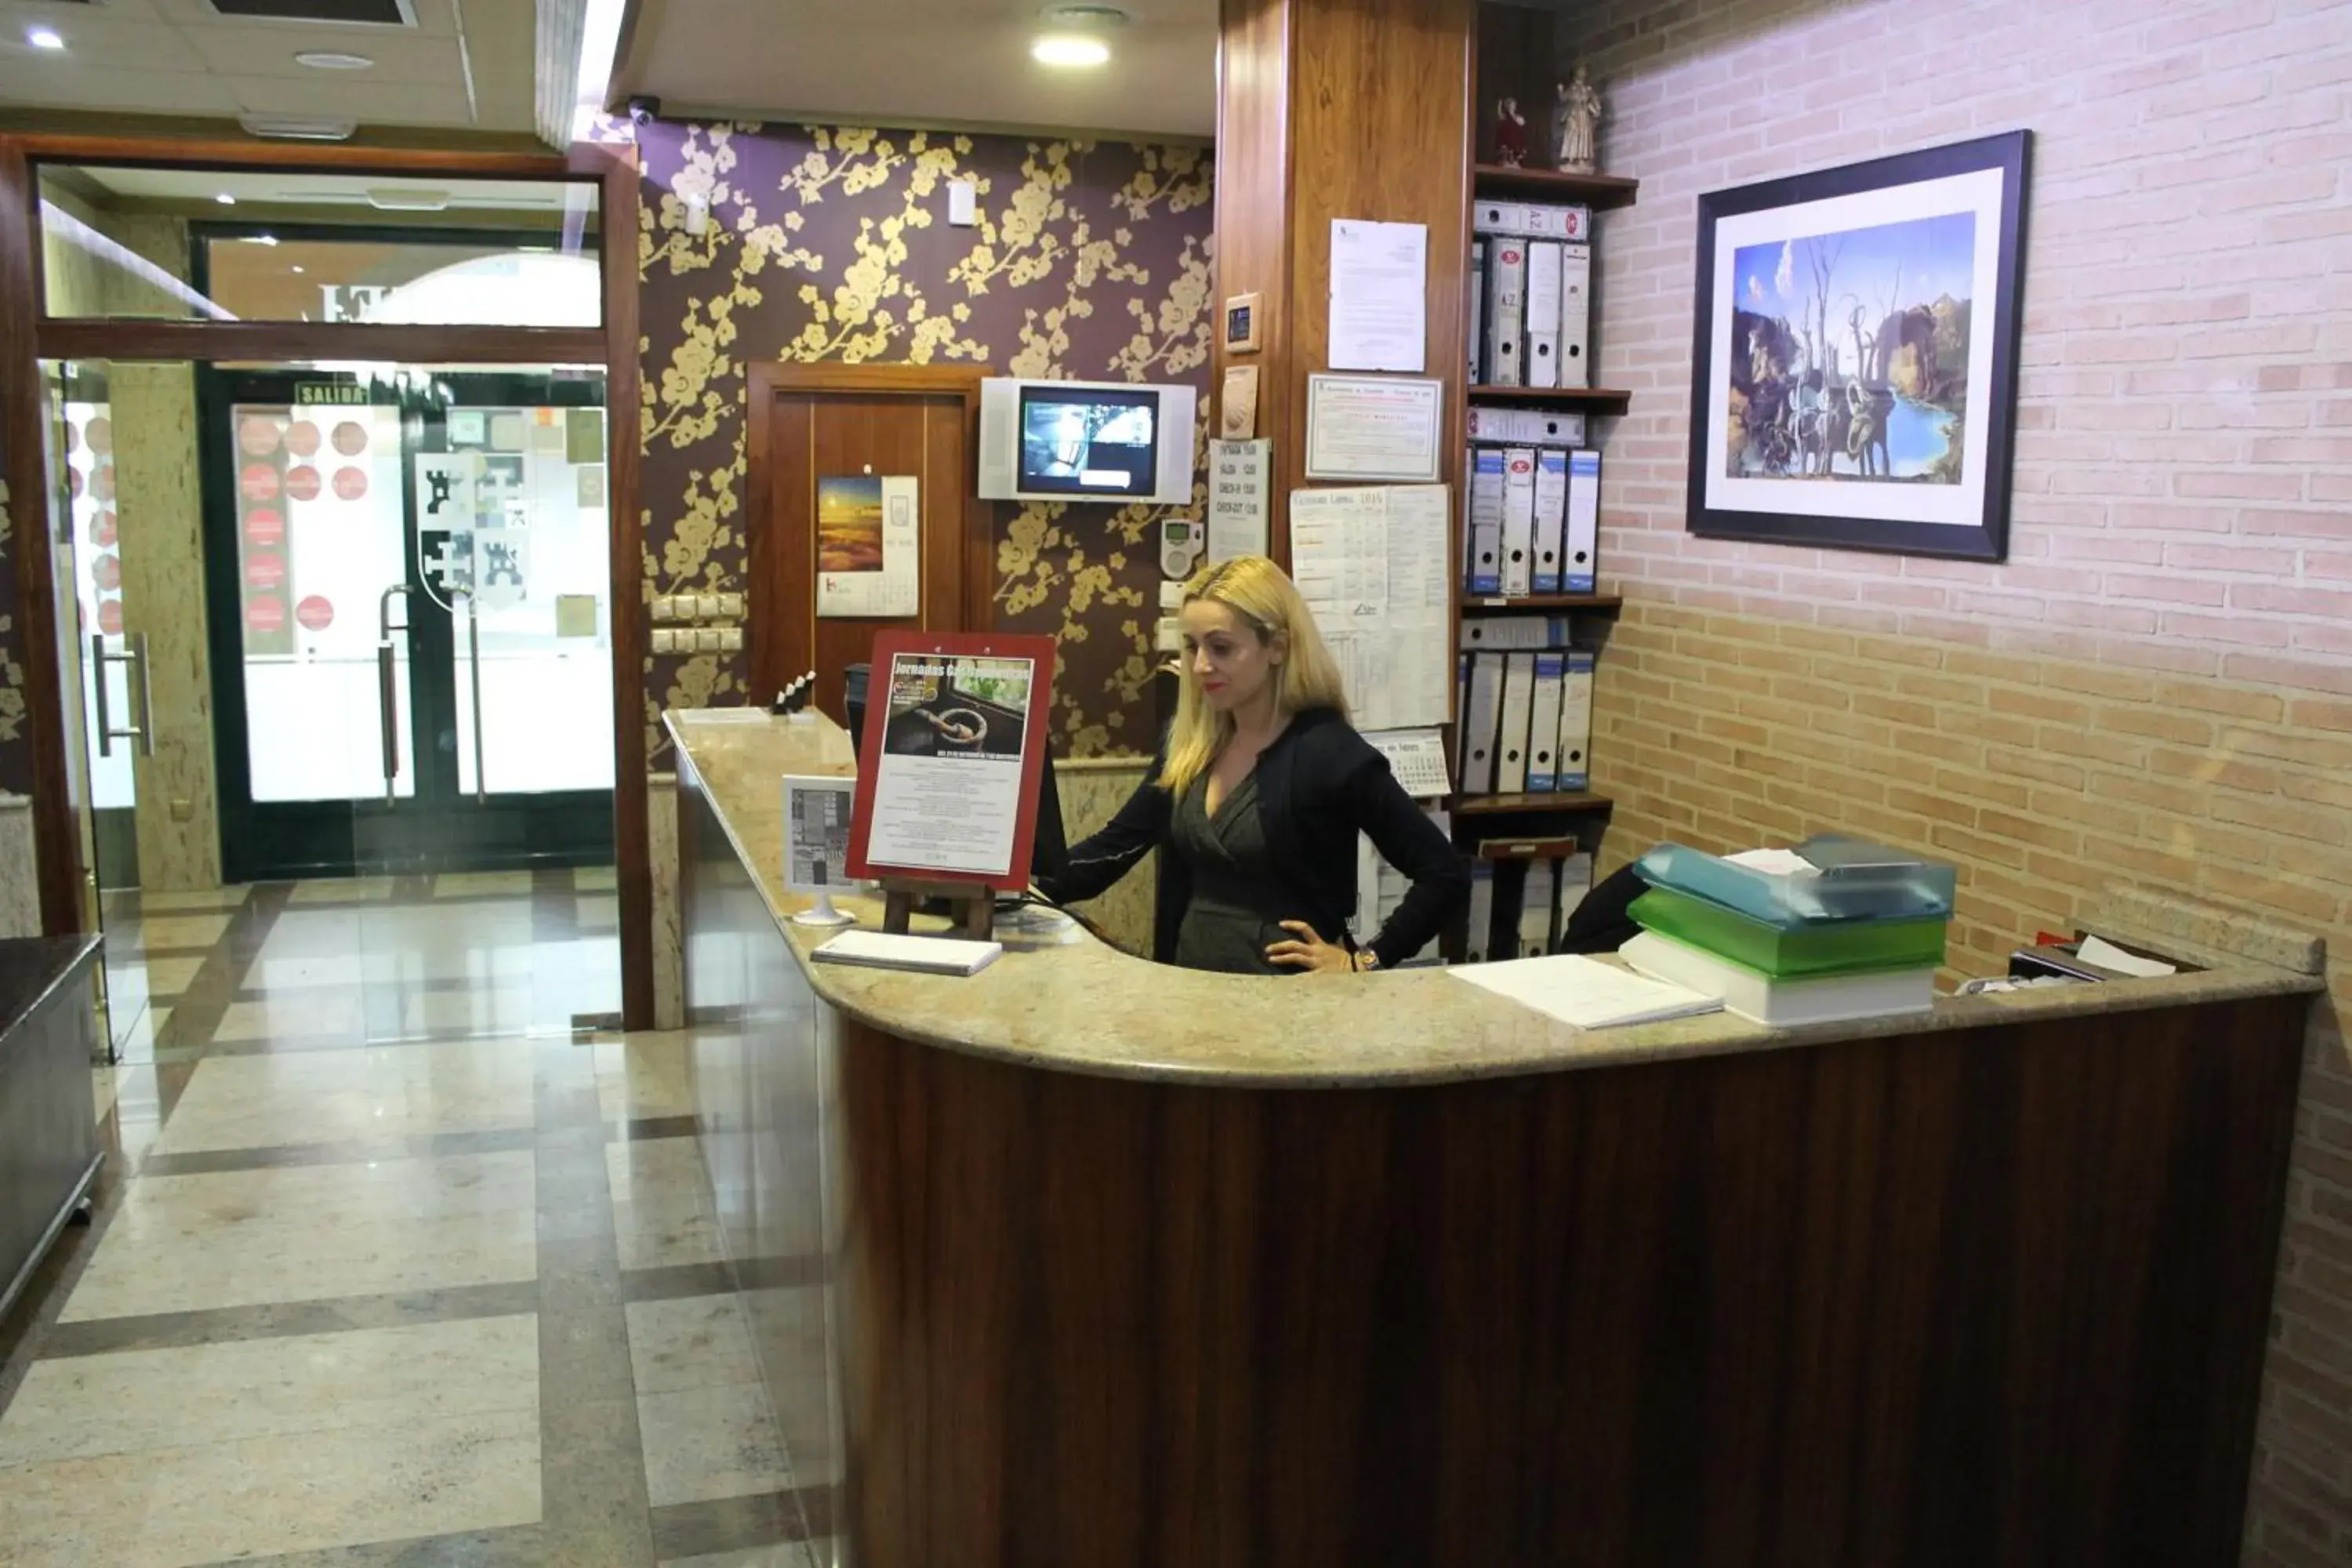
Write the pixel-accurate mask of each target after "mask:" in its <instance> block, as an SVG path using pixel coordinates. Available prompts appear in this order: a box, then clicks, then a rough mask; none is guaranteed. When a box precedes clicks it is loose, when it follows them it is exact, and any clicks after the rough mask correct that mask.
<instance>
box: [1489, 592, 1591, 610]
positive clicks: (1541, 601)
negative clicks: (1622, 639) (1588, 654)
mask: <svg viewBox="0 0 2352 1568" xmlns="http://www.w3.org/2000/svg"><path fill="white" fill-rule="evenodd" d="M1624 603H1625V601H1624V598H1623V597H1622V595H1616V594H1514V595H1508V596H1505V595H1497V594H1465V595H1463V596H1462V607H1463V608H1464V609H1465V610H1614V609H1618V608H1620V607H1622V605H1624Z"/></svg>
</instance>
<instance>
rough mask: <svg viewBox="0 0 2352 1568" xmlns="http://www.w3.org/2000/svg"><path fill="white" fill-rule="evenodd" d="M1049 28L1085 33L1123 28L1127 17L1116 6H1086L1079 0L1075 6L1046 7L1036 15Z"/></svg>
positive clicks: (1126, 22) (1083, 1)
mask: <svg viewBox="0 0 2352 1568" xmlns="http://www.w3.org/2000/svg"><path fill="white" fill-rule="evenodd" d="M1037 14H1038V15H1039V16H1043V17H1044V18H1045V25H1046V26H1049V27H1055V28H1062V27H1075V28H1076V29H1077V30H1078V31H1080V32H1087V31H1089V30H1091V29H1095V28H1101V27H1124V26H1127V24H1128V20H1129V17H1128V15H1127V13H1126V12H1124V11H1122V10H1120V9H1119V8H1118V6H1116V5H1088V4H1086V3H1085V0H1079V3H1078V4H1076V5H1048V6H1046V7H1045V9H1044V10H1043V11H1040V12H1038V13H1037Z"/></svg>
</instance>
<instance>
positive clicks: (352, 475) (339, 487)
mask: <svg viewBox="0 0 2352 1568" xmlns="http://www.w3.org/2000/svg"><path fill="white" fill-rule="evenodd" d="M365 494H367V470H366V469H364V468H337V469H336V470H335V499H336V500H359V499H360V497H362V496H363V495H365Z"/></svg>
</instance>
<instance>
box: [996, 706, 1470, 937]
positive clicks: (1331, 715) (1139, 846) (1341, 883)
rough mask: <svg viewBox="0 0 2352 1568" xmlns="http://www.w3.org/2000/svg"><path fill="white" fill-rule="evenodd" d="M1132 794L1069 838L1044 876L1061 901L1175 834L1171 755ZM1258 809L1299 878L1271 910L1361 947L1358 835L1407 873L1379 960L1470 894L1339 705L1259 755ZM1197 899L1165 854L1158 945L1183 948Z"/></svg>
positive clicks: (1294, 727)
mask: <svg viewBox="0 0 2352 1568" xmlns="http://www.w3.org/2000/svg"><path fill="white" fill-rule="evenodd" d="M1165 751H1166V748H1165V745H1164V743H1163V745H1162V749H1161V752H1162V754H1161V756H1160V757H1158V758H1154V759H1153V763H1152V768H1151V773H1150V777H1148V778H1146V779H1145V780H1144V782H1143V784H1141V785H1140V786H1139V788H1138V789H1137V790H1136V792H1135V794H1134V795H1130V796H1129V797H1128V802H1127V804H1126V805H1123V806H1121V807H1119V809H1118V816H1114V817H1112V818H1111V820H1110V822H1109V824H1108V826H1105V827H1104V828H1103V830H1102V831H1101V832H1099V833H1097V834H1096V835H1094V836H1093V837H1090V838H1088V839H1087V840H1086V841H1085V842H1084V843H1082V844H1077V845H1075V846H1073V847H1071V850H1070V858H1069V865H1068V867H1067V868H1066V870H1065V871H1064V872H1063V873H1062V874H1061V875H1060V876H1057V877H1054V878H1050V879H1045V881H1044V882H1043V884H1042V886H1043V888H1044V890H1045V894H1046V896H1047V897H1049V898H1051V899H1053V900H1055V902H1056V903H1076V902H1077V901H1079V900H1085V899H1091V898H1095V897H1097V896H1098V895H1100V894H1101V893H1103V892H1105V891H1106V890H1108V889H1109V888H1110V886H1111V885H1112V884H1113V883H1115V882H1117V881H1118V879H1120V878H1121V877H1124V876H1126V875H1127V873H1128V872H1129V870H1131V869H1133V868H1134V867H1135V864H1136V862H1137V861H1139V860H1141V859H1142V858H1144V856H1145V855H1147V854H1149V853H1150V851H1151V850H1153V849H1154V848H1160V847H1167V846H1168V844H1169V842H1170V837H1171V826H1172V824H1173V821H1174V818H1175V812H1174V809H1173V807H1174V805H1175V802H1174V798H1173V797H1172V796H1171V795H1170V794H1169V793H1168V792H1167V791H1166V790H1164V789H1162V788H1160V784H1159V783H1158V780H1159V777H1160V764H1161V762H1162V761H1163V760H1164V757H1165ZM1257 801H1258V805H1257V809H1258V816H1259V820H1260V822H1261V824H1262V825H1263V826H1264V828H1265V841H1266V847H1267V848H1268V850H1269V851H1270V852H1271V853H1272V855H1273V856H1274V858H1275V864H1276V868H1278V870H1279V871H1280V872H1281V874H1282V877H1283V879H1284V880H1286V882H1288V883H1289V884H1290V885H1291V886H1292V887H1294V888H1296V889H1297V900H1298V902H1297V907H1296V908H1294V909H1287V910H1268V911H1266V913H1267V915H1268V917H1269V918H1270V919H1273V920H1276V921H1286V920H1303V921H1307V923H1308V924H1309V925H1312V926H1313V927H1314V928H1315V930H1316V931H1317V933H1318V934H1319V935H1320V936H1321V937H1322V938H1323V940H1324V941H1326V942H1335V943H1339V944H1341V945H1345V946H1348V947H1349V948H1351V949H1352V948H1354V947H1355V946H1357V945H1358V943H1357V942H1355V941H1354V940H1352V938H1351V937H1350V934H1349V930H1348V926H1349V921H1352V920H1353V919H1354V918H1355V912H1356V835H1357V834H1358V833H1359V832H1361V833H1364V834H1366V835H1368V836H1369V837H1370V838H1371V841H1372V847H1374V848H1376V849H1378V850H1379V851H1380V852H1381V856H1382V857H1383V858H1385V859H1386V860H1387V861H1388V863H1389V864H1390V865H1391V866H1394V867H1395V868H1397V869H1398V870H1400V871H1402V872H1403V873H1404V874H1405V875H1406V876H1407V877H1408V878H1410V879H1412V891H1411V892H1410V893H1408V894H1406V895H1405V899H1404V902H1403V903H1402V904H1401V905H1399V906H1398V907H1397V911H1396V913H1395V914H1394V915H1393V916H1392V917H1391V919H1390V921H1389V922H1388V924H1387V925H1385V926H1383V927H1382V928H1381V931H1380V933H1379V934H1378V935H1377V936H1375V937H1373V938H1372V939H1371V940H1370V942H1364V943H1362V944H1361V945H1363V946H1365V947H1369V948H1370V950H1371V951H1372V952H1375V953H1377V954H1379V955H1380V961H1381V963H1382V964H1383V965H1393V964H1397V963H1403V962H1404V961H1405V960H1406V959H1408V958H1411V957H1412V956H1413V954H1415V953H1417V952H1420V951H1421V950H1422V949H1423V947H1425V946H1427V945H1428V944H1429V942H1430V940H1431V939H1432V938H1433V937H1434V936H1436V935H1437V934H1438V932H1439V931H1442V930H1444V927H1445V924H1446V922H1447V921H1451V920H1453V919H1454V918H1455V917H1456V916H1458V915H1460V914H1461V913H1462V911H1463V910H1464V909H1465V907H1466V906H1467V905H1468V903H1469V901H1470V866H1469V862H1468V861H1467V860H1465V858H1463V857H1462V856H1461V855H1460V854H1459V853H1457V852H1456V851H1455V849H1454V846H1453V845H1452V844H1450V843H1448V842H1447V841H1446V837H1445V835H1444V833H1442V832H1441V831H1439V829H1438V826H1437V825H1436V824H1435V823H1433V822H1432V821H1430V819H1429V817H1428V816H1426V815H1425V814H1424V813H1423V811H1422V809H1421V808H1420V806H1418V805H1415V804H1414V803H1413V799H1412V796H1411V795H1407V794H1405V792H1404V787H1403V786H1402V784H1398V783H1397V782H1396V778H1395V776H1394V775H1393V774H1392V773H1390V771H1389V762H1388V759H1387V758H1386V757H1384V756H1382V755H1381V753H1380V752H1377V751H1375V750H1373V748H1372V746H1371V745H1370V742H1367V741H1366V740H1365V739H1364V738H1363V737H1362V736H1361V735H1359V734H1357V733H1356V731H1354V730H1353V729H1352V728H1350V727H1349V724H1348V722H1347V721H1346V720H1345V719H1343V718H1341V717H1340V716H1339V713H1337V712H1335V711H1334V710H1330V709H1328V708H1311V709H1308V710H1305V711H1303V712H1300V713H1298V714H1297V715H1295V716H1294V717H1293V718H1292V719H1291V721H1290V725H1289V728H1287V729H1286V730H1285V731H1283V732H1282V733H1281V734H1279V735H1277V736H1276V737H1275V740H1274V743H1273V744H1272V745H1270V746H1268V747H1266V749H1265V752H1263V753H1261V754H1260V755H1259V757H1258V760H1257ZM1191 902H1192V876H1191V874H1190V871H1189V869H1188V868H1186V866H1185V864H1184V860H1183V858H1182V857H1181V856H1180V855H1177V854H1174V853H1172V852H1171V853H1169V854H1164V855H1162V856H1160V889H1159V896H1158V898H1157V899H1156V900H1155V901H1154V905H1153V916H1154V925H1155V929H1154V931H1153V932H1152V942H1151V956H1152V957H1153V958H1155V959H1157V960H1159V961H1160V963H1174V962H1175V958H1176V934H1177V931H1179V929H1181V927H1182V925H1183V923H1184V911H1185V909H1186V908H1187V907H1188V906H1189V905H1190V904H1191Z"/></svg>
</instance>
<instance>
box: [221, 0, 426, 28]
mask: <svg viewBox="0 0 2352 1568" xmlns="http://www.w3.org/2000/svg"><path fill="white" fill-rule="evenodd" d="M212 7H213V9H214V10H215V11H217V12H219V13H220V14H221V15H222V16H238V17H242V18H244V19H246V20H247V21H263V22H361V23H365V24H367V25H369V26H377V27H414V26H416V6H415V0H212Z"/></svg>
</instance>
